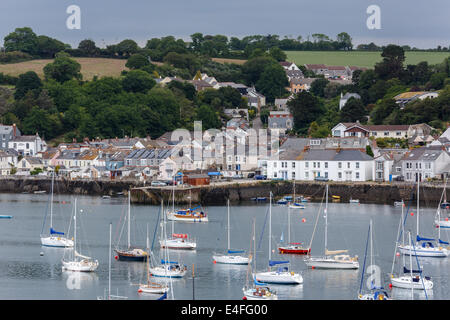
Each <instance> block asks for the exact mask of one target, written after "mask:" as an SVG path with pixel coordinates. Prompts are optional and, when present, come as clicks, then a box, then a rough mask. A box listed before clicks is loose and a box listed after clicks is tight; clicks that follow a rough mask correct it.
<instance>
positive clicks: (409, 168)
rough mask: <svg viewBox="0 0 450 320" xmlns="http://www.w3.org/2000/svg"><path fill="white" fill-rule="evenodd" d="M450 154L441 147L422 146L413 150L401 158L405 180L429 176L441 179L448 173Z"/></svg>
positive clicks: (422, 179)
mask: <svg viewBox="0 0 450 320" xmlns="http://www.w3.org/2000/svg"><path fill="white" fill-rule="evenodd" d="M449 163H450V155H449V154H448V152H447V151H445V150H442V148H440V147H437V148H436V147H422V148H416V149H413V150H411V151H410V152H408V153H406V154H405V155H404V156H403V158H402V159H401V167H402V174H403V177H404V179H405V181H410V182H417V181H424V180H426V179H428V178H438V179H441V178H442V175H444V174H448V169H449Z"/></svg>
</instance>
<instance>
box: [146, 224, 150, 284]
mask: <svg viewBox="0 0 450 320" xmlns="http://www.w3.org/2000/svg"><path fill="white" fill-rule="evenodd" d="M149 251H150V242H149V240H148V223H147V284H148V285H149V284H150V265H149V260H150V256H149Z"/></svg>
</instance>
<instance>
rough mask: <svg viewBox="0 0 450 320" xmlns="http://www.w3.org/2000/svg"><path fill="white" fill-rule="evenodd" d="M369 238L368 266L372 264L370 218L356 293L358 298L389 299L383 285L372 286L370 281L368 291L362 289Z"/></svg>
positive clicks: (371, 228)
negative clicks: (364, 291) (359, 282)
mask: <svg viewBox="0 0 450 320" xmlns="http://www.w3.org/2000/svg"><path fill="white" fill-rule="evenodd" d="M369 239H370V265H369V267H370V266H373V265H374V264H373V227H372V219H371V220H370V224H369V231H368V237H367V242H366V250H365V252H364V264H363V270H362V275H361V284H360V286H359V294H358V300H390V298H389V295H388V293H387V292H386V291H385V290H384V288H383V287H376V286H374V284H373V282H371V284H370V285H371V287H370V292H369V293H364V294H363V290H362V286H363V281H364V271H365V267H366V257H367V247H368V244H369Z"/></svg>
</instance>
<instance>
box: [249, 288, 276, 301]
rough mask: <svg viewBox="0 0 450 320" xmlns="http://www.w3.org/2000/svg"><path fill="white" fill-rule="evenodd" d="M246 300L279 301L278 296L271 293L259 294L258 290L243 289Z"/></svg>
mask: <svg viewBox="0 0 450 320" xmlns="http://www.w3.org/2000/svg"><path fill="white" fill-rule="evenodd" d="M242 291H243V292H244V299H245V300H278V296H277V295H276V294H274V293H271V292H269V291H266V292H264V293H263V292H259V291H257V289H256V288H251V289H245V288H244V289H242Z"/></svg>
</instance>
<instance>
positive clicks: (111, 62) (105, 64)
mask: <svg viewBox="0 0 450 320" xmlns="http://www.w3.org/2000/svg"><path fill="white" fill-rule="evenodd" d="M74 59H75V60H76V61H78V62H79V63H80V64H81V73H82V74H83V80H91V79H92V78H93V77H94V76H95V75H97V76H98V77H103V76H112V77H117V76H119V75H120V73H121V72H122V70H128V68H127V67H125V63H127V60H125V59H105V58H74ZM52 61H53V60H52V59H40V60H31V61H25V62H20V63H12V64H0V72H3V73H4V74H9V75H12V76H18V75H19V74H22V73H24V72H27V71H34V72H36V73H37V74H38V75H39V76H40V77H42V78H43V77H44V71H43V69H44V67H45V65H46V64H48V63H50V62H52Z"/></svg>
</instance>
